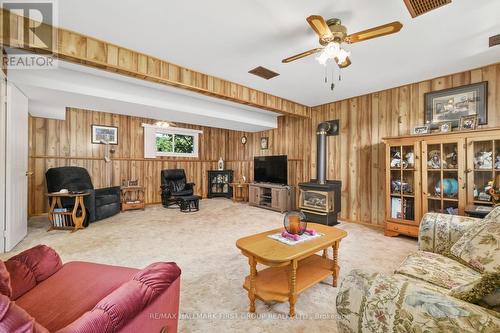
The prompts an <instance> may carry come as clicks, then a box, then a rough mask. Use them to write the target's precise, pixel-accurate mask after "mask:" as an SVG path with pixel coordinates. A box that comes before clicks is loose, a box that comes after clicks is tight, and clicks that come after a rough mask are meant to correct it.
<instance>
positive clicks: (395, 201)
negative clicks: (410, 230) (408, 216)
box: [391, 198, 401, 219]
mask: <svg viewBox="0 0 500 333" xmlns="http://www.w3.org/2000/svg"><path fill="white" fill-rule="evenodd" d="M391 217H392V218H393V219H400V218H401V198H391Z"/></svg>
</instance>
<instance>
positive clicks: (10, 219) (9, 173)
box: [5, 82, 28, 251]
mask: <svg viewBox="0 0 500 333" xmlns="http://www.w3.org/2000/svg"><path fill="white" fill-rule="evenodd" d="M6 125H7V126H6V142H5V143H6V149H5V157H6V158H5V162H6V167H5V185H6V186H5V199H6V200H5V201H6V203H5V251H10V250H11V249H12V248H13V247H14V246H15V245H16V244H17V243H19V242H20V241H21V240H22V239H23V238H24V237H25V236H26V234H27V232H28V178H27V174H28V98H27V97H26V96H25V95H24V94H23V93H22V92H21V91H20V90H19V89H18V88H17V87H16V86H14V85H13V84H12V83H10V82H7V117H6Z"/></svg>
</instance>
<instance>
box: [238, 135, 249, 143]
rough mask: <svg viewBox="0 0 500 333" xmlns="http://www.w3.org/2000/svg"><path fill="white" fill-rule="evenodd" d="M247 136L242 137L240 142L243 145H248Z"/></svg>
mask: <svg viewBox="0 0 500 333" xmlns="http://www.w3.org/2000/svg"><path fill="white" fill-rule="evenodd" d="M247 141H248V139H247V136H246V135H243V136H242V137H241V138H240V142H241V144H242V145H246V144H247Z"/></svg>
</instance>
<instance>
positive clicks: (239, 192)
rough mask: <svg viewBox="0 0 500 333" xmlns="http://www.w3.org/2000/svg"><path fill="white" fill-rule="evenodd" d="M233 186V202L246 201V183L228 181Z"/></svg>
mask: <svg viewBox="0 0 500 333" xmlns="http://www.w3.org/2000/svg"><path fill="white" fill-rule="evenodd" d="M230 185H231V186H232V187H233V202H239V201H242V202H247V201H248V183H230Z"/></svg>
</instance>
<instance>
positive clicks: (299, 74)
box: [58, 0, 500, 106]
mask: <svg viewBox="0 0 500 333" xmlns="http://www.w3.org/2000/svg"><path fill="white" fill-rule="evenodd" d="M58 4H59V25H60V26H62V27H65V28H68V29H71V30H74V31H78V32H81V33H84V34H87V35H90V36H94V37H97V38H100V39H103V40H106V41H110V42H113V43H116V44H118V45H122V46H125V47H128V48H131V49H134V50H137V51H141V52H144V53H147V54H151V55H154V56H157V57H159V58H162V59H165V60H168V61H171V62H173V63H176V64H179V65H182V66H185V67H188V68H191V69H195V70H198V71H201V72H204V73H207V74H211V75H215V76H218V77H221V78H224V79H227V80H231V81H234V82H237V83H240V84H244V85H247V86H249V87H252V88H256V89H259V90H263V91H265V92H268V93H271V94H274V95H277V96H280V97H284V98H288V99H290V100H293V101H297V102H300V103H303V104H306V105H309V106H312V105H318V104H323V103H327V102H332V101H335V100H340V99H344V98H348V97H351V96H357V95H361V94H365V93H369V92H373V91H379V90H383V89H387V88H390V87H394V86H399V85H402V84H406V83H411V82H416V81H421V80H425V79H429V78H433V77H436V76H439V75H444V74H449V73H454V72H458V71H462V70H465V69H470V68H475V67H479V66H482V65H485V64H490V63H495V62H498V61H500V46H496V47H494V48H488V37H489V36H491V35H495V34H498V33H500V19H499V16H498V15H499V13H500V1H499V0H479V1H478V0H453V2H452V4H450V5H447V6H444V7H442V8H439V9H437V10H435V11H433V12H430V13H427V14H425V15H423V16H420V17H417V18H416V19H412V18H411V17H410V15H409V13H408V11H407V10H406V7H405V5H404V3H403V0H376V1H374V0H336V1H333V0H316V1H307V0H302V1H300V0H272V1H271V0H252V1H242V0H210V1H206V0H182V1H165V0H149V1H137V0H107V1H102V0H64V1H59V2H58ZM311 14H319V15H322V16H323V17H325V19H327V18H331V17H338V18H340V19H342V22H343V24H344V25H346V26H347V28H348V32H351V33H353V32H356V31H359V30H364V29H367V28H371V27H373V26H377V25H380V24H384V23H388V22H391V21H395V20H398V21H400V22H402V23H403V29H402V30H401V32H400V33H398V34H396V35H391V36H386V37H381V38H378V39H373V40H369V41H366V42H362V43H359V44H353V45H350V46H347V48H348V49H349V50H351V51H352V56H351V59H352V62H353V64H352V65H351V66H350V67H349V68H347V69H345V70H343V78H342V82H340V83H339V84H337V88H336V89H335V91H334V92H332V91H330V88H329V85H326V84H325V83H324V68H323V67H322V66H321V65H319V64H318V63H317V62H316V60H315V59H314V56H311V57H308V58H306V59H302V60H298V61H296V62H293V63H290V64H282V63H281V59H283V58H285V57H287V56H290V55H293V54H296V53H299V52H302V51H305V50H308V49H311V48H314V47H317V46H318V44H317V37H316V35H315V34H314V32H313V31H312V30H311V29H310V28H309V26H308V24H307V22H306V21H305V18H306V17H307V16H308V15H311ZM259 65H262V66H265V67H267V68H270V69H272V70H274V71H277V72H279V73H280V74H281V75H280V76H278V77H277V78H274V79H272V80H269V81H265V80H263V79H261V78H258V77H255V76H252V75H250V74H248V73H247V72H248V70H250V69H252V68H254V67H256V66H259Z"/></svg>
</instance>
